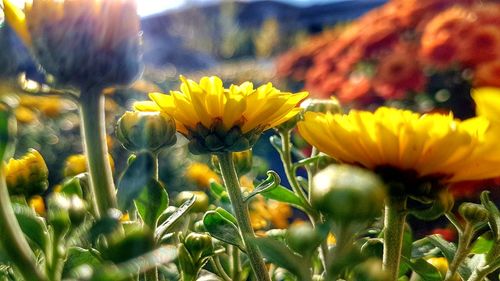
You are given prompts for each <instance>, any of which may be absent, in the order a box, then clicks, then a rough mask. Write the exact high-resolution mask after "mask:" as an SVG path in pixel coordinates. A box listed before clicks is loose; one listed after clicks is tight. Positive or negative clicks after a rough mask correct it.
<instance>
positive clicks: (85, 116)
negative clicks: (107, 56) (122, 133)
mask: <svg viewBox="0 0 500 281" xmlns="http://www.w3.org/2000/svg"><path fill="white" fill-rule="evenodd" d="M100 91H101V89H95V88H94V89H89V90H88V91H85V90H82V93H81V96H80V111H81V117H82V125H81V126H82V136H83V146H84V148H85V154H86V156H87V168H88V171H89V174H90V191H91V193H92V195H93V198H94V202H93V203H94V205H95V206H96V207H97V208H96V210H97V213H98V214H97V215H98V216H102V215H104V214H106V212H107V211H108V209H110V208H116V206H117V205H116V195H115V185H114V183H113V174H112V172H111V165H110V164H109V160H108V147H107V146H106V127H105V120H104V96H103V95H102V94H101V93H100Z"/></svg>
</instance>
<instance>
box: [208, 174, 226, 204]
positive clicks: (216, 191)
mask: <svg viewBox="0 0 500 281" xmlns="http://www.w3.org/2000/svg"><path fill="white" fill-rule="evenodd" d="M210 192H211V193H212V195H213V196H214V197H215V198H217V199H218V200H220V201H221V202H223V203H230V201H229V195H228V194H227V191H226V189H225V188H224V186H222V185H220V184H219V183H217V182H216V181H214V180H210Z"/></svg>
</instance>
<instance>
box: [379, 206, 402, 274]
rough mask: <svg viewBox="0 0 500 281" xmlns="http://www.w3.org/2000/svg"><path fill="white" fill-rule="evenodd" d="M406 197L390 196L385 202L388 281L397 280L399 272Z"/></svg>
mask: <svg viewBox="0 0 500 281" xmlns="http://www.w3.org/2000/svg"><path fill="white" fill-rule="evenodd" d="M407 213H408V212H407V210H406V198H401V197H392V196H390V197H389V198H387V200H386V204H385V217H384V229H385V230H384V256H383V269H384V271H386V272H387V274H388V277H389V278H390V279H389V280H388V281H396V280H397V279H398V274H399V264H400V260H401V251H402V249H403V234H404V227H405V220H406V215H407Z"/></svg>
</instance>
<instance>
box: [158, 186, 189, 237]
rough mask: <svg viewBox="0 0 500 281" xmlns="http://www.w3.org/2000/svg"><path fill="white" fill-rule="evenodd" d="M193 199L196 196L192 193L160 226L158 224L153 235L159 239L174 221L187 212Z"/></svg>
mask: <svg viewBox="0 0 500 281" xmlns="http://www.w3.org/2000/svg"><path fill="white" fill-rule="evenodd" d="M195 201H196V196H194V195H193V197H191V199H188V200H186V201H184V203H182V205H180V206H179V208H177V210H175V212H174V213H172V214H171V215H170V216H169V217H168V218H167V219H166V220H165V221H164V222H163V223H162V224H161V225H160V226H158V228H157V229H156V231H155V237H156V238H157V239H161V237H162V236H163V235H165V234H166V233H167V232H168V231H169V229H170V227H172V226H173V225H174V224H175V222H176V221H177V220H178V219H180V218H181V217H182V215H184V214H185V213H187V212H188V211H189V209H191V207H193V205H194V203H195Z"/></svg>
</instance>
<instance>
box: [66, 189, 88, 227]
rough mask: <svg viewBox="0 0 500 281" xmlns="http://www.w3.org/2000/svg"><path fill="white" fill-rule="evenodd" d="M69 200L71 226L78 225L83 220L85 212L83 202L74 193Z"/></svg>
mask: <svg viewBox="0 0 500 281" xmlns="http://www.w3.org/2000/svg"><path fill="white" fill-rule="evenodd" d="M69 200H70V206H69V210H68V211H69V219H70V221H71V224H72V225H73V226H79V225H80V224H81V223H82V222H83V221H84V220H85V215H86V214H87V208H86V205H85V202H84V201H83V200H82V199H81V198H80V197H78V196H76V195H73V196H71V197H70V198H69Z"/></svg>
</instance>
